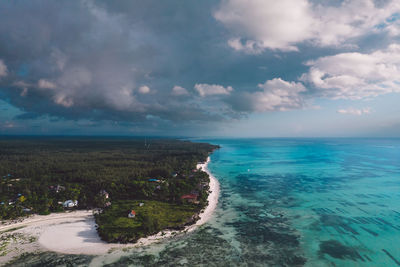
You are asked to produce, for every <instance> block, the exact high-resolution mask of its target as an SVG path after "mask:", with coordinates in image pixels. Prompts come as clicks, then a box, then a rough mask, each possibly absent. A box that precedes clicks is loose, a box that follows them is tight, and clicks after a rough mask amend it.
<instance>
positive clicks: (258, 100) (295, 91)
mask: <svg viewBox="0 0 400 267" xmlns="http://www.w3.org/2000/svg"><path fill="white" fill-rule="evenodd" d="M258 88H259V89H261V90H259V91H256V92H243V93H240V94H236V95H232V97H230V98H228V99H227V102H228V103H229V104H230V106H231V107H232V109H234V110H237V111H240V112H254V111H255V112H268V111H286V110H291V109H301V108H303V107H304V106H305V103H306V101H305V97H304V93H305V92H306V88H305V87H304V85H303V84H302V83H299V82H287V81H284V80H282V79H281V78H275V79H272V80H268V81H266V82H265V83H262V84H259V85H258Z"/></svg>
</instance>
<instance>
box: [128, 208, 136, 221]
mask: <svg viewBox="0 0 400 267" xmlns="http://www.w3.org/2000/svg"><path fill="white" fill-rule="evenodd" d="M135 217H136V212H135V211H134V210H132V211H131V212H129V214H128V218H131V219H132V218H135Z"/></svg>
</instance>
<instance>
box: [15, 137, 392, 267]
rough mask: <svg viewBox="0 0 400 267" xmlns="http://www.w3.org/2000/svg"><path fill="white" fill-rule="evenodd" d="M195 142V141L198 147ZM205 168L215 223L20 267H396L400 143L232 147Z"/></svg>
mask: <svg viewBox="0 0 400 267" xmlns="http://www.w3.org/2000/svg"><path fill="white" fill-rule="evenodd" d="M196 141H197V140H196ZM201 141H207V142H210V143H213V144H219V145H221V147H222V148H221V149H220V150H218V151H215V152H214V153H213V154H212V155H211V163H210V165H209V168H210V170H211V172H212V173H213V174H214V175H215V176H216V177H217V178H218V180H219V181H220V184H221V195H220V200H219V204H218V208H217V210H216V212H215V216H214V217H213V219H212V220H211V221H210V222H208V223H207V224H205V225H204V226H202V227H201V228H200V229H199V230H197V231H195V232H194V233H192V234H188V235H186V236H184V237H180V238H176V239H174V240H167V241H166V242H163V243H162V244H158V245H153V246H151V247H149V248H145V249H136V250H129V251H126V252H124V253H123V254H110V255H105V256H101V257H95V258H93V257H81V256H65V255H57V254H52V253H45V254H42V255H41V256H40V257H38V256H29V255H27V256H26V257H25V258H24V259H23V260H21V261H20V262H19V264H21V265H23V264H27V263H28V265H23V266H57V265H58V264H60V265H62V264H64V265H67V264H68V263H74V262H75V263H76V262H78V261H79V263H80V264H82V265H83V266H85V265H88V264H90V263H92V265H93V266H97V265H101V264H103V265H105V266H125V265H133V266H136V265H146V266H160V265H166V266H179V265H209V266H400V245H399V244H400V139H239V140H235V139H230V140H226V139H225V140H218V139H214V140H201Z"/></svg>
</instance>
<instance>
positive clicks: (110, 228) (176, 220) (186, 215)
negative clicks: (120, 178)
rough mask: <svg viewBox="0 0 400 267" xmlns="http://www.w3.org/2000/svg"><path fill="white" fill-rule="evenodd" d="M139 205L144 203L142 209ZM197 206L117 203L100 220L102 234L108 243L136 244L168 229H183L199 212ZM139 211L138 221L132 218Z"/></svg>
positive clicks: (100, 216)
mask: <svg viewBox="0 0 400 267" xmlns="http://www.w3.org/2000/svg"><path fill="white" fill-rule="evenodd" d="M139 203H144V205H143V206H141V207H140V206H139ZM198 209H199V207H198V206H195V205H189V204H188V205H179V204H171V203H165V202H160V201H145V200H125V201H115V202H113V204H112V206H111V207H110V208H108V209H106V210H105V211H104V212H103V213H102V214H99V215H97V216H96V222H97V224H98V225H99V228H98V232H99V235H100V236H101V238H102V239H103V240H105V241H107V242H122V243H126V242H135V241H137V240H138V239H139V238H141V237H145V236H148V235H151V234H155V233H158V232H159V231H161V230H162V229H166V228H180V227H182V226H183V225H184V224H186V223H187V222H189V221H190V220H191V218H192V216H193V215H194V214H195V213H196V212H197V211H198ZM131 210H135V212H136V217H135V218H128V213H129V212H130V211H131Z"/></svg>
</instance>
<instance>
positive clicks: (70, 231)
mask: <svg viewBox="0 0 400 267" xmlns="http://www.w3.org/2000/svg"><path fill="white" fill-rule="evenodd" d="M209 162H210V157H208V158H207V161H206V162H204V163H199V164H197V169H202V170H203V171H205V172H206V173H207V174H208V175H209V177H210V183H209V187H210V189H209V190H210V194H209V196H208V205H207V207H206V208H205V209H204V210H202V211H201V212H200V214H199V220H197V222H196V223H194V224H192V225H189V226H186V227H185V228H184V229H183V230H180V231H177V230H164V231H161V232H159V233H157V234H155V235H152V236H148V237H145V238H141V239H139V240H138V241H137V242H136V243H132V244H114V243H106V242H104V241H102V240H101V239H100V237H99V236H98V234H97V231H96V228H95V227H96V224H95V220H94V217H93V213H92V211H85V210H79V211H73V212H67V213H53V214H50V215H47V216H43V215H33V216H31V217H29V218H27V219H24V220H23V221H21V222H17V223H12V224H4V225H0V235H2V234H10V235H12V234H14V235H21V236H23V237H24V238H20V239H23V240H22V241H21V240H18V239H16V240H14V239H12V240H11V241H10V243H9V244H8V246H7V252H8V253H7V255H5V256H0V265H1V264H4V263H6V262H8V261H10V260H11V259H12V258H13V257H15V256H18V255H20V254H22V253H25V252H42V251H53V252H58V253H63V254H83V255H101V254H105V253H108V252H109V251H110V250H112V249H123V248H134V247H141V246H148V245H150V244H153V243H157V242H160V241H161V240H164V239H166V238H170V237H174V236H179V235H183V234H186V233H189V232H192V231H193V230H195V229H197V228H198V227H199V226H200V225H202V224H204V223H206V222H207V221H208V220H209V219H210V218H211V217H212V215H213V213H214V211H215V209H216V207H217V204H218V198H219V191H220V187H219V182H218V180H217V179H216V178H215V177H214V176H213V175H212V173H211V172H210V171H209V170H208V163H209ZM19 227H21V228H19ZM15 228H19V229H15ZM5 232H7V233H5ZM26 240H29V242H26ZM32 240H33V241H32ZM60 240H62V241H63V242H60ZM0 255H1V254H0Z"/></svg>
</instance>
